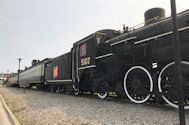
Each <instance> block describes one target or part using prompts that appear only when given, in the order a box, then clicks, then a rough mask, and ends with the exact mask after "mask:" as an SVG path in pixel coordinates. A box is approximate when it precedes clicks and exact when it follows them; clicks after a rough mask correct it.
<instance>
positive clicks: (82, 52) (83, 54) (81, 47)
mask: <svg viewBox="0 0 189 125" xmlns="http://www.w3.org/2000/svg"><path fill="white" fill-rule="evenodd" d="M85 55H86V43H84V44H82V45H81V46H80V56H85Z"/></svg>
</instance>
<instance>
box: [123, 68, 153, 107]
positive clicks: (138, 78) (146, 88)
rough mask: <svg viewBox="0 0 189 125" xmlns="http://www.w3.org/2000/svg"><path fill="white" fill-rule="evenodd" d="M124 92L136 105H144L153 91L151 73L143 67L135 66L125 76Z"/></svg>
mask: <svg viewBox="0 0 189 125" xmlns="http://www.w3.org/2000/svg"><path fill="white" fill-rule="evenodd" d="M124 90H125V93H126V95H127V97H128V98H129V99H130V100H131V101H132V102H134V103H144V102H146V101H147V100H148V99H149V98H150V92H152V91H153V81H152V77H151V75H150V73H149V72H148V71H147V70H146V69H145V68H144V67H142V66H133V67H131V68H130V69H129V70H128V71H127V72H126V74H125V77H124Z"/></svg>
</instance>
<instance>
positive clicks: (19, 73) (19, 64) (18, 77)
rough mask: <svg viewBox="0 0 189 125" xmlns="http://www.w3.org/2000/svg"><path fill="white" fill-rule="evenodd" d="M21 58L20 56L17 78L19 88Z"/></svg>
mask: <svg viewBox="0 0 189 125" xmlns="http://www.w3.org/2000/svg"><path fill="white" fill-rule="evenodd" d="M21 60H22V59H21V58H18V79H17V84H18V88H19V83H20V76H19V75H20V62H21Z"/></svg>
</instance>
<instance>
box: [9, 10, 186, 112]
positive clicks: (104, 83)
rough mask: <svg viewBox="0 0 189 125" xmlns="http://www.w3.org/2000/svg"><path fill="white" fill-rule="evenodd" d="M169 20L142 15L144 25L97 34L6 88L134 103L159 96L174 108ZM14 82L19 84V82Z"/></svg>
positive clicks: (161, 14)
mask: <svg viewBox="0 0 189 125" xmlns="http://www.w3.org/2000/svg"><path fill="white" fill-rule="evenodd" d="M177 17H178V27H179V29H178V31H179V38H180V43H181V57H182V65H181V70H182V82H183V84H184V98H185V108H186V109H188V108H189V83H188V82H189V53H188V52H189V50H188V49H189V10H186V11H184V12H182V13H179V14H178V15H177ZM174 64H175V63H174V55H173V31H172V23H171V18H170V17H168V18H165V11H164V9H162V8H153V9H150V10H148V11H146V12H145V25H144V26H142V27H140V28H137V29H134V28H131V29H129V28H124V31H123V32H120V31H115V30H100V31H98V32H95V33H93V34H91V35H89V36H87V37H85V38H84V39H82V40H80V41H78V42H76V43H74V44H73V48H72V49H71V51H70V52H68V53H66V54H63V55H61V56H58V57H56V58H53V59H49V58H47V59H44V60H43V61H40V62H38V61H34V62H33V65H32V66H31V67H30V68H28V69H25V70H24V71H21V72H20V73H19V76H18V75H15V76H12V77H10V78H9V82H8V85H9V86H11V85H18V83H19V85H18V86H20V87H32V86H37V88H38V89H45V90H49V91H53V92H59V91H65V92H73V91H74V92H75V94H76V95H77V94H79V93H81V92H91V93H98V96H99V97H100V98H105V97H106V96H108V94H109V92H115V93H116V94H117V95H118V96H127V97H128V98H129V99H130V100H131V101H133V102H135V103H144V102H146V101H147V100H149V99H150V98H151V97H152V96H153V97H155V98H159V95H160V96H162V97H163V99H164V100H165V101H166V102H167V103H169V104H170V105H171V106H173V107H176V108H177V107H178V106H177V103H178V101H177V100H178V99H177V96H178V93H177V83H176V82H175V65H174ZM18 77H19V79H18Z"/></svg>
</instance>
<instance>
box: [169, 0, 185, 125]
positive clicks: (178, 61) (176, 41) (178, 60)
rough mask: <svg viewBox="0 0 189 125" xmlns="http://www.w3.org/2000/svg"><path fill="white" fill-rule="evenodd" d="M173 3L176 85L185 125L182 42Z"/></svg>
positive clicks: (182, 120) (173, 3) (181, 119)
mask: <svg viewBox="0 0 189 125" xmlns="http://www.w3.org/2000/svg"><path fill="white" fill-rule="evenodd" d="M170 1H171V15H172V26H173V37H174V39H173V41H174V60H175V65H176V83H177V86H178V97H177V98H178V105H179V119H180V125H185V124H186V123H185V111H184V97H183V83H182V76H181V57H180V42H179V34H178V22H177V15H176V14H177V12H176V2H175V0H170Z"/></svg>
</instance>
